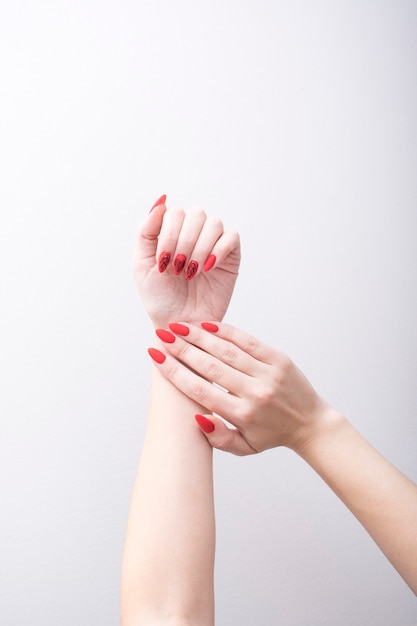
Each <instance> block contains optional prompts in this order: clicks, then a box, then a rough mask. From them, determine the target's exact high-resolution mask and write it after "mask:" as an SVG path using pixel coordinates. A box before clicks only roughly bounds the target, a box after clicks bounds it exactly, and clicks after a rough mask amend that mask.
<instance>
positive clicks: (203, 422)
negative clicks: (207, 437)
mask: <svg viewBox="0 0 417 626" xmlns="http://www.w3.org/2000/svg"><path fill="white" fill-rule="evenodd" d="M194 418H195V421H196V422H197V424H198V425H199V426H200V428H201V430H204V432H205V433H212V432H213V430H214V429H215V426H214V424H213V422H212V421H211V420H209V419H207V417H204V415H199V414H198V413H197V415H195V416H194Z"/></svg>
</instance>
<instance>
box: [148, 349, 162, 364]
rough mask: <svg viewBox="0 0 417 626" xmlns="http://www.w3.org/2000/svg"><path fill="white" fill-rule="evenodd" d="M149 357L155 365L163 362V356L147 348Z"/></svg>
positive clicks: (155, 350)
mask: <svg viewBox="0 0 417 626" xmlns="http://www.w3.org/2000/svg"><path fill="white" fill-rule="evenodd" d="M148 353H149V356H150V357H152V359H153V360H154V361H156V363H163V362H164V361H165V358H166V357H165V354H164V353H163V352H160V351H159V350H157V349H156V348H148Z"/></svg>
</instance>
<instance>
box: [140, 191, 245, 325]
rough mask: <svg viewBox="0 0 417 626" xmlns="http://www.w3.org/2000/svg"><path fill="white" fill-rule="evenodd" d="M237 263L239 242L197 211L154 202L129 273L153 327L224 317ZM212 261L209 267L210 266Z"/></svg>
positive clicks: (221, 226)
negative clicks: (182, 320) (172, 322)
mask: <svg viewBox="0 0 417 626" xmlns="http://www.w3.org/2000/svg"><path fill="white" fill-rule="evenodd" d="M239 264H240V240H239V235H238V234H237V233H236V232H234V231H224V228H223V224H222V222H221V220H219V219H218V218H209V217H207V216H206V214H205V213H204V211H202V210H201V209H192V210H190V211H187V212H184V211H183V210H182V209H169V210H167V209H166V206H165V203H164V202H163V203H162V204H159V205H158V206H156V207H155V208H154V209H153V210H152V211H151V213H150V214H149V215H148V217H147V218H146V219H145V221H144V222H143V223H142V225H141V226H140V228H139V233H138V237H137V241H136V246H135V255H134V263H133V272H134V277H135V280H136V284H137V286H138V289H139V292H140V294H141V297H142V300H143V303H144V305H145V308H146V311H147V313H148V314H149V316H150V318H151V320H152V321H153V323H154V325H155V326H166V325H167V324H168V322H169V321H172V320H175V319H185V320H187V321H190V322H193V321H197V320H199V319H214V320H219V321H220V320H222V319H223V317H224V314H225V313H226V310H227V307H228V305H229V301H230V298H231V296H232V293H233V288H234V285H235V282H236V279H237V276H238V271H239ZM210 265H211V267H210Z"/></svg>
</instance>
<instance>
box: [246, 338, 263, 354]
mask: <svg viewBox="0 0 417 626" xmlns="http://www.w3.org/2000/svg"><path fill="white" fill-rule="evenodd" d="M260 346H261V343H260V341H258V339H255V337H249V338H248V344H247V347H248V351H249V352H257V351H258V350H259V348H260Z"/></svg>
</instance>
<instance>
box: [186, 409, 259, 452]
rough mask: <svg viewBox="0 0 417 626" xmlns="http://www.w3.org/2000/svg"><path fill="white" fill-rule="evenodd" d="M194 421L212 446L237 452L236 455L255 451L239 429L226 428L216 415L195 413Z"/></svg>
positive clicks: (224, 450) (225, 450)
mask: <svg viewBox="0 0 417 626" xmlns="http://www.w3.org/2000/svg"><path fill="white" fill-rule="evenodd" d="M195 421H196V422H197V424H198V426H199V427H200V429H201V430H202V431H203V433H204V434H205V436H206V438H207V440H208V442H209V444H210V445H211V446H212V447H213V448H217V450H222V451H223V452H230V453H232V454H237V455H238V456H246V455H248V454H255V453H256V452H257V450H255V448H252V446H250V445H249V444H248V442H247V441H246V439H245V438H244V437H243V435H242V433H241V432H240V430H237V429H232V428H228V427H227V426H226V424H225V423H224V422H223V421H222V420H221V419H219V418H218V417H214V416H213V415H200V414H197V415H195Z"/></svg>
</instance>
